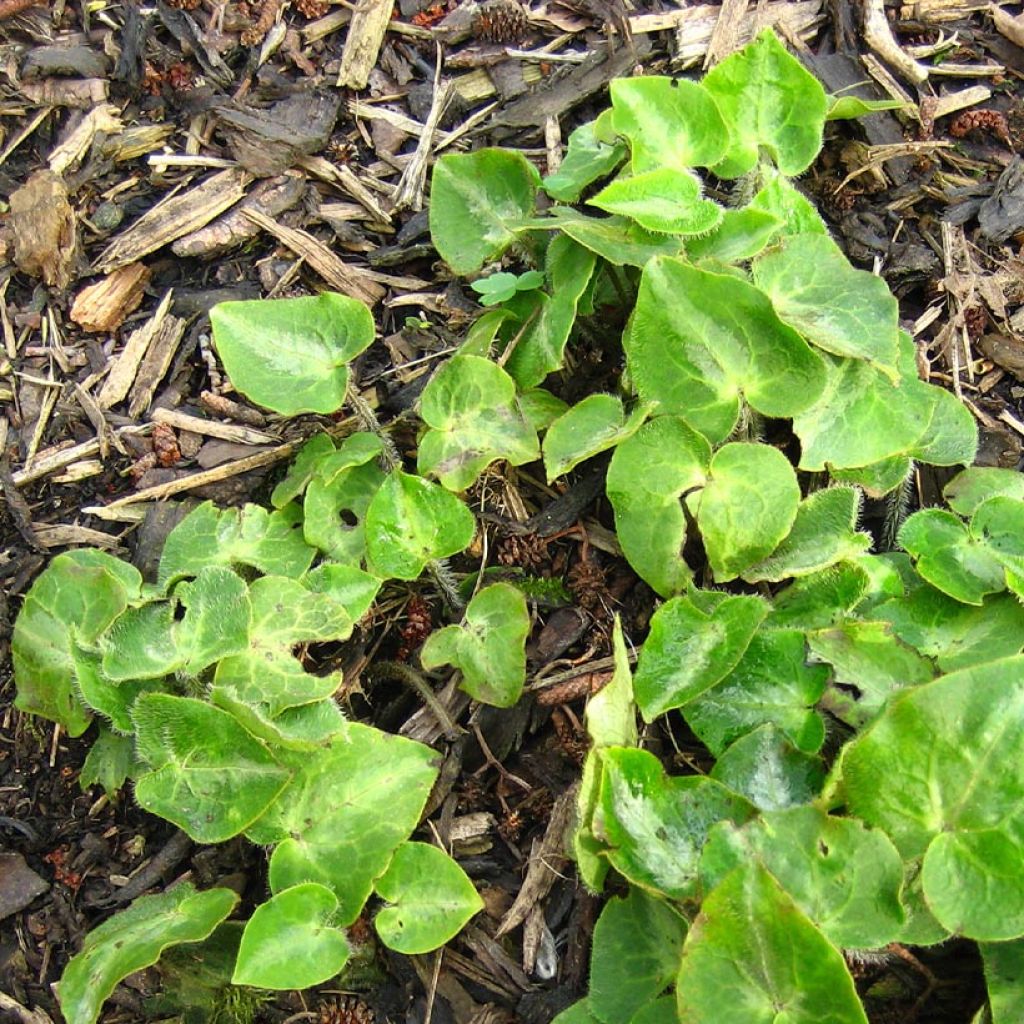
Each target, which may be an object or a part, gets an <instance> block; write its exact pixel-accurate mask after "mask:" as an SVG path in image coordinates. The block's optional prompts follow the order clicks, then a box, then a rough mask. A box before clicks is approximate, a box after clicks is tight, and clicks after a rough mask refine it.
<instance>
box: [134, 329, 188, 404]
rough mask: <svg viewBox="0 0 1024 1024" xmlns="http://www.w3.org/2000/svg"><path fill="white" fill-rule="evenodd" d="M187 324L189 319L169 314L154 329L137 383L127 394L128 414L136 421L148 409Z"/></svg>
mask: <svg viewBox="0 0 1024 1024" xmlns="http://www.w3.org/2000/svg"><path fill="white" fill-rule="evenodd" d="M187 324H188V321H187V320H185V319H183V318H181V317H177V316H168V317H167V318H166V319H165V320H164V322H163V323H162V324H160V326H159V327H158V328H157V329H156V331H155V332H154V335H153V340H152V341H151V342H150V345H149V350H148V351H147V352H146V356H145V358H144V359H143V360H142V365H141V366H140V367H139V372H138V373H137V374H136V377H135V383H134V384H132V389H131V391H130V392H129V393H128V415H129V416H130V417H131V418H132V419H133V420H137V419H138V418H139V417H140V416H142V415H143V414H144V413H145V412H146V411H147V410H148V409H149V406H150V403H151V402H152V401H153V395H154V394H156V389H157V386H158V385H159V384H160V381H162V380H163V379H164V374H166V373H167V370H168V369H169V368H170V365H171V362H172V360H173V359H174V356H175V354H176V353H177V351H178V346H179V345H180V344H181V339H182V338H183V337H184V335H185V327H186V325H187Z"/></svg>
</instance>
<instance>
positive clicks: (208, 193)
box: [96, 167, 247, 270]
mask: <svg viewBox="0 0 1024 1024" xmlns="http://www.w3.org/2000/svg"><path fill="white" fill-rule="evenodd" d="M246 177H247V176H246V173H245V171H243V170H242V169H241V168H238V167H233V168H229V169H228V170H224V171H221V172H220V173H219V174H214V175H212V176H211V177H209V178H207V179H206V180H205V181H202V182H200V183H199V184H198V185H197V186H196V187H195V188H192V189H189V190H187V191H185V192H179V193H178V194H177V195H173V196H169V197H168V198H166V199H163V200H161V201H160V202H159V203H157V204H156V206H154V207H153V208H152V209H151V210H148V211H147V212H146V213H144V214H143V215H142V216H141V217H140V218H139V219H138V220H137V221H136V222H135V223H134V224H132V225H131V226H130V227H129V228H127V229H126V230H125V231H122V232H121V234H120V235H118V236H117V238H115V239H114V240H113V241H112V242H111V243H110V244H109V245H108V246H107V247H106V249H104V250H103V252H102V253H101V254H100V257H99V259H98V260H97V261H96V269H97V270H114V269H115V268H117V267H122V266H124V265H125V264H126V263H134V262H135V261H136V260H139V259H141V258H142V257H143V256H147V255H148V254H149V253H151V252H155V251H156V250H157V249H159V248H161V247H163V246H165V245H168V244H169V243H171V242H173V241H175V240H176V239H178V238H181V237H182V235H187V234H188V233H189V232H190V231H196V230H198V229H199V228H201V227H203V226H204V225H205V224H209V223H210V221H211V220H213V219H214V217H217V216H219V215H220V214H222V213H223V212H224V211H225V210H226V209H228V208H229V207H230V206H233V205H234V204H235V203H237V202H238V200H239V199H241V198H242V196H243V195H245V187H244V186H245V182H246Z"/></svg>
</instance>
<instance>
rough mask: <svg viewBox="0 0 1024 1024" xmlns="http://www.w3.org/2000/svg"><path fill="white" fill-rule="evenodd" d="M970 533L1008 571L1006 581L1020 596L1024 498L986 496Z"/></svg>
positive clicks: (1023, 568)
mask: <svg viewBox="0 0 1024 1024" xmlns="http://www.w3.org/2000/svg"><path fill="white" fill-rule="evenodd" d="M971 536H972V537H973V538H976V539H977V540H978V542H979V543H983V544H984V545H985V546H986V548H988V550H989V551H991V552H992V555H993V556H994V557H995V558H996V559H997V560H998V562H999V564H1000V565H1002V566H1003V568H1004V569H1005V570H1006V582H1007V585H1008V586H1009V587H1010V589H1011V590H1013V591H1014V593H1016V594H1017V596H1018V597H1021V595H1022V593H1024V590H1022V586H1021V582H1020V581H1021V580H1022V579H1024V500H1021V499H1020V498H1003V497H995V498H987V499H986V500H985V501H983V502H982V503H981V504H980V505H979V506H978V507H977V508H976V509H975V510H974V514H973V515H972V516H971Z"/></svg>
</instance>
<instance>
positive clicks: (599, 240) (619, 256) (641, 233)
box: [525, 206, 683, 267]
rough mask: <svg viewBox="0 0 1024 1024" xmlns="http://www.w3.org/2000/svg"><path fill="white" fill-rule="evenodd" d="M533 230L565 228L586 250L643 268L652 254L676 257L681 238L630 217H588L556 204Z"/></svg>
mask: <svg viewBox="0 0 1024 1024" xmlns="http://www.w3.org/2000/svg"><path fill="white" fill-rule="evenodd" d="M525 227H526V228H529V229H530V230H542V231H543V230H547V231H563V232H565V234H567V235H568V236H569V237H570V238H571V239H573V240H574V241H575V242H577V243H579V244H580V245H582V246H583V247H584V248H585V249H589V250H590V251H591V252H593V253H595V254H596V255H598V256H600V257H601V258H602V259H605V260H607V261H608V262H609V263H611V264H612V265H613V266H616V267H622V266H627V267H642V266H644V265H645V264H646V263H647V261H648V260H649V259H651V258H652V257H653V256H659V255H660V256H675V255H677V254H678V253H679V252H680V251H681V250H682V247H683V242H682V239H680V238H676V237H675V236H673V235H665V234H660V233H658V232H655V231H648V230H647V229H646V228H644V227H641V226H640V225H639V224H637V223H636V221H633V220H630V219H629V218H628V217H588V216H587V215H586V214H585V213H580V212H579V211H578V210H574V209H572V208H571V207H568V206H554V207H552V208H551V209H550V210H549V211H548V215H547V216H546V217H544V218H543V219H538V220H532V221H529V222H527V224H526V225H525Z"/></svg>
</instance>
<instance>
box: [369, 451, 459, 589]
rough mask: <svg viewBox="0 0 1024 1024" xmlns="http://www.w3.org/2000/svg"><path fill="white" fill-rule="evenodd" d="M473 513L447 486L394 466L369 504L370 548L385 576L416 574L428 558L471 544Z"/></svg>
mask: <svg viewBox="0 0 1024 1024" xmlns="http://www.w3.org/2000/svg"><path fill="white" fill-rule="evenodd" d="M475 531H476V520H475V519H474V518H473V513H472V512H470V511H469V509H468V508H466V506H465V505H463V503H462V502H461V501H459V499H458V498H456V497H455V495H454V494H450V493H449V492H448V491H446V490H445V489H444V488H443V487H440V486H439V485H437V484H433V483H431V482H430V481H429V480H423V479H422V478H420V477H418V476H410V475H409V474H408V473H403V472H402V471H401V470H397V469H396V470H394V471H393V472H392V473H391V474H390V475H389V476H388V478H387V479H386V480H385V481H384V483H383V484H381V486H380V488H379V489H378V491H377V493H376V494H375V495H374V496H373V500H372V501H371V502H370V507H369V508H368V509H367V510H366V552H367V556H368V558H369V561H370V563H371V567H372V568H373V570H374V571H375V572H376V573H377V575H379V576H382V577H385V578H386V577H393V578H395V579H400V580H414V579H416V577H417V576H419V574H420V573H421V572H423V569H424V567H425V566H426V564H427V562H429V561H431V560H433V559H435V558H447V557H448V556H449V555H454V554H455V553H456V552H458V551H461V550H462V549H463V548H465V547H468V545H469V542H470V541H471V540H472V539H473V534H474V532H475Z"/></svg>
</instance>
